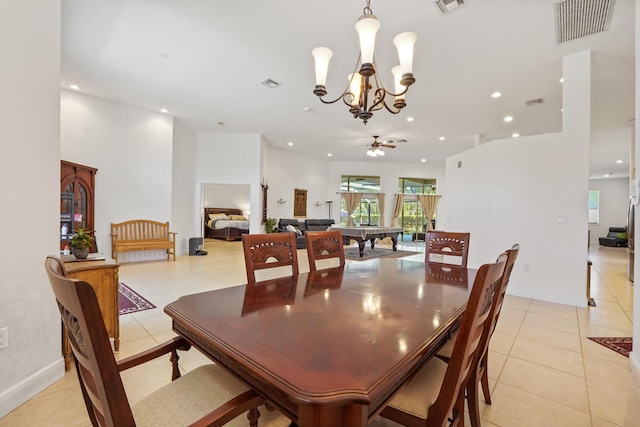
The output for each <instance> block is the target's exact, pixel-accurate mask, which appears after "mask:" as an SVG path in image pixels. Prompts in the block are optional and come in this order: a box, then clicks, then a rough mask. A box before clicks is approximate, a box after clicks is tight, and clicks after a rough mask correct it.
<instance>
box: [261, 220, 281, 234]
mask: <svg viewBox="0 0 640 427" xmlns="http://www.w3.org/2000/svg"><path fill="white" fill-rule="evenodd" d="M277 224H278V220H277V219H275V218H267V220H266V222H265V223H264V230H265V232H267V233H277V232H278V230H277V229H276V225H277Z"/></svg>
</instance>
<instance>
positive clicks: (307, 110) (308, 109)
mask: <svg viewBox="0 0 640 427" xmlns="http://www.w3.org/2000/svg"><path fill="white" fill-rule="evenodd" d="M303 110H304V111H306V112H307V113H308V112H309V111H311V108H309V107H304V108H303Z"/></svg>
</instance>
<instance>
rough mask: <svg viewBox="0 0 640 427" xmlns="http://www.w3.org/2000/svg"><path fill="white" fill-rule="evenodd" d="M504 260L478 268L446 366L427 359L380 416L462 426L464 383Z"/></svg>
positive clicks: (431, 426) (405, 423) (410, 422)
mask: <svg viewBox="0 0 640 427" xmlns="http://www.w3.org/2000/svg"><path fill="white" fill-rule="evenodd" d="M506 260H507V255H506V254H501V255H500V257H498V261H496V262H495V263H492V264H484V265H482V266H481V267H480V268H479V269H478V272H477V274H476V277H475V280H474V283H473V286H472V288H471V294H470V295H469V301H468V302H467V306H466V308H465V311H464V314H463V315H462V321H461V324H460V328H459V330H458V335H457V338H456V341H455V345H454V348H453V353H452V355H451V359H450V360H449V363H446V362H444V361H442V360H441V359H438V358H437V357H433V358H432V359H431V360H429V362H427V364H426V365H424V367H422V368H421V369H420V370H419V371H418V372H417V373H416V374H415V376H414V377H413V378H412V379H411V380H410V381H409V382H408V383H407V384H405V385H404V386H402V387H401V388H400V390H399V391H398V392H397V393H396V395H395V396H394V397H393V398H392V400H391V402H389V404H388V405H387V406H386V407H385V408H384V409H383V410H382V412H380V415H381V416H382V417H384V418H388V419H390V420H392V421H394V422H397V423H400V424H402V425H403V426H410V427H417V426H422V427H425V426H426V427H444V426H450V425H451V426H455V425H458V424H464V397H465V389H466V386H467V380H468V378H469V375H470V373H471V370H472V369H473V367H474V366H473V361H474V360H475V356H476V353H477V351H478V349H479V344H480V340H481V337H482V334H483V331H484V330H485V328H487V327H489V320H490V318H489V314H490V311H491V307H492V303H493V297H494V293H495V292H496V290H497V289H498V286H499V285H500V278H501V277H502V273H503V271H504V267H505V264H506Z"/></svg>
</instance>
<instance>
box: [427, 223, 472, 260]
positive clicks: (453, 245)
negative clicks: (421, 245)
mask: <svg viewBox="0 0 640 427" xmlns="http://www.w3.org/2000/svg"><path fill="white" fill-rule="evenodd" d="M470 236H471V234H470V233H459V232H449V231H438V230H432V231H428V232H427V235H426V237H425V248H426V253H425V262H427V263H431V264H440V265H453V266H458V267H466V266H467V258H468V255H469V237H470ZM454 261H455V262H454Z"/></svg>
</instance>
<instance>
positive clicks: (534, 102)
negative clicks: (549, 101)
mask: <svg viewBox="0 0 640 427" xmlns="http://www.w3.org/2000/svg"><path fill="white" fill-rule="evenodd" d="M543 102H544V101H543V100H542V98H536V99H530V100H528V101H525V102H524V103H525V104H527V107H533V106H534V105H540V104H542V103H543Z"/></svg>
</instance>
